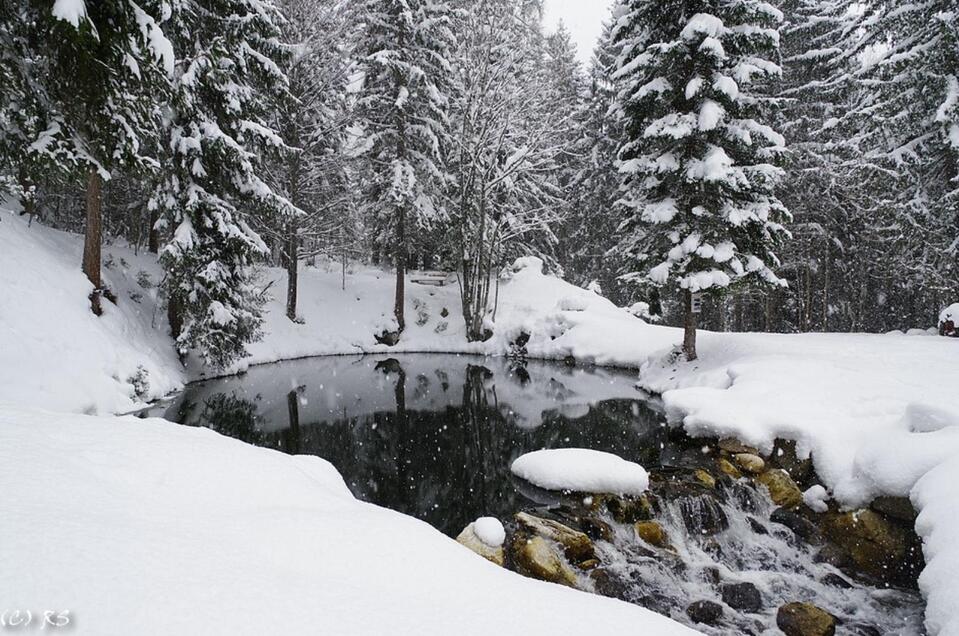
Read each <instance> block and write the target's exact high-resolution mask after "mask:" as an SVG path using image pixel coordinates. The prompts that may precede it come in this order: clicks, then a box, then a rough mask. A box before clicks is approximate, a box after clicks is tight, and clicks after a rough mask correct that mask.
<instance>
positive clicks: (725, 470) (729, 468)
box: [716, 457, 743, 479]
mask: <svg viewBox="0 0 959 636" xmlns="http://www.w3.org/2000/svg"><path fill="white" fill-rule="evenodd" d="M716 466H717V467H718V468H719V472H721V473H722V474H724V475H726V476H727V477H732V478H733V479H739V478H740V477H742V476H743V473H742V471H740V470H739V469H738V468H736V466H734V465H733V463H732V462H731V461H729V460H728V459H726V458H725V457H720V458H719V460H718V461H717V462H716Z"/></svg>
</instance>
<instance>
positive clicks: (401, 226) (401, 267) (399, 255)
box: [393, 208, 406, 333]
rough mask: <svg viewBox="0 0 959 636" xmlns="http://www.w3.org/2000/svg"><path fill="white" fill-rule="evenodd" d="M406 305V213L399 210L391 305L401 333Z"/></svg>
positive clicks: (403, 326) (404, 327)
mask: <svg viewBox="0 0 959 636" xmlns="http://www.w3.org/2000/svg"><path fill="white" fill-rule="evenodd" d="M405 305H406V211H405V210H403V209H402V208H401V209H400V214H399V218H398V219H397V222H396V299H395V302H394V305H393V315H395V316H396V324H397V327H398V329H399V331H400V332H401V333H402V332H403V330H404V329H406V317H405V314H404V311H403V308H404V306H405Z"/></svg>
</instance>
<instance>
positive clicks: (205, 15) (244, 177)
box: [150, 0, 298, 367]
mask: <svg viewBox="0 0 959 636" xmlns="http://www.w3.org/2000/svg"><path fill="white" fill-rule="evenodd" d="M281 19H282V18H281V15H280V13H279V11H278V10H277V9H276V7H275V6H274V5H273V4H271V3H270V2H268V1H267V0H216V1H215V2H212V3H210V2H203V3H200V2H196V1H194V0H177V2H176V3H174V4H173V12H172V15H171V17H170V19H169V21H168V24H169V31H170V32H171V39H172V40H173V44H174V46H175V50H176V55H177V62H178V66H177V81H176V84H175V89H176V90H175V91H174V93H173V95H172V99H171V103H170V107H169V112H168V113H167V116H166V119H167V122H168V123H167V127H166V140H165V141H164V143H163V150H164V154H163V157H162V162H163V165H164V171H163V173H162V177H163V179H162V182H161V183H160V184H159V185H158V187H157V191H156V193H155V194H154V196H153V198H152V200H151V202H150V205H151V207H154V208H155V209H157V210H159V211H160V212H161V213H162V219H161V223H162V224H164V225H165V226H166V227H169V228H171V230H172V231H171V236H170V239H169V242H168V243H167V245H166V246H165V247H164V248H163V249H162V250H161V254H160V261H161V263H162V264H163V266H164V270H165V272H166V278H165V281H164V284H163V291H164V293H165V296H166V301H167V308H168V316H169V319H170V327H171V329H172V332H173V335H174V337H176V341H177V347H178V349H179V351H180V353H181V354H186V353H187V352H188V351H189V350H190V349H194V350H196V351H197V352H198V353H199V354H200V355H201V356H202V357H203V359H204V360H205V362H206V363H207V364H210V365H213V366H218V367H222V366H226V365H228V364H229V363H231V362H232V361H234V360H236V359H237V358H240V357H242V356H243V355H245V346H246V344H247V343H250V342H252V341H255V340H256V339H257V338H258V337H259V335H260V324H261V322H262V318H261V307H262V303H263V300H264V299H263V292H262V291H261V290H259V289H258V288H257V285H256V281H255V271H254V267H253V266H254V263H255V261H256V260H257V259H258V258H261V257H262V256H264V255H265V254H266V253H267V247H266V245H265V244H264V242H263V241H262V240H261V238H260V237H259V235H258V234H257V233H256V232H255V231H254V230H253V229H252V228H251V227H250V221H249V217H250V215H252V214H275V215H282V214H285V215H290V216H293V215H295V214H297V213H298V211H297V210H296V208H295V207H294V206H292V205H291V204H290V203H289V202H288V201H287V200H285V199H284V198H282V197H281V196H279V195H277V194H276V193H275V192H274V191H273V190H272V189H271V188H270V187H269V186H268V185H267V183H266V182H265V181H264V179H263V178H262V166H261V163H262V160H263V159H264V158H265V157H266V156H268V155H269V154H270V153H271V152H278V151H280V150H282V149H284V148H285V145H284V143H283V142H282V140H281V138H280V136H279V135H278V134H277V133H276V132H275V131H274V130H273V129H272V128H271V127H270V126H269V125H268V123H267V121H266V118H267V116H268V115H269V114H270V113H271V112H272V110H273V109H274V106H275V100H276V99H277V97H278V96H280V95H282V94H283V93H284V92H285V91H286V89H287V78H286V76H285V74H284V72H283V70H282V69H281V67H280V66H279V65H278V62H279V61H282V60H283V59H284V58H285V56H286V55H287V49H286V48H285V47H284V46H283V45H282V44H281V43H280V40H279V36H280V20H281Z"/></svg>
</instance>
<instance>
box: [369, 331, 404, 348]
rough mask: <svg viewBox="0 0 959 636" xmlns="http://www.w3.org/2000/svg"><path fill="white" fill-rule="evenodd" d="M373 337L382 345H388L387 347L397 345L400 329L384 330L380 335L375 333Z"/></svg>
mask: <svg viewBox="0 0 959 636" xmlns="http://www.w3.org/2000/svg"><path fill="white" fill-rule="evenodd" d="M373 338H375V339H376V341H377V342H378V343H380V344H381V345H386V346H387V347H395V346H396V345H397V343H399V341H400V332H399V331H383V332H382V333H380V334H378V335H374V336H373Z"/></svg>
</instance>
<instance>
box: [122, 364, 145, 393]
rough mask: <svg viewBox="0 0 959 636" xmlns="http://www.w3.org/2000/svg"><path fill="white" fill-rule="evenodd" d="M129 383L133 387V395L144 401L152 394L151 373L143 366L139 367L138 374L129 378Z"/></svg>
mask: <svg viewBox="0 0 959 636" xmlns="http://www.w3.org/2000/svg"><path fill="white" fill-rule="evenodd" d="M127 383H128V384H130V385H131V386H132V387H133V395H134V396H135V397H137V398H139V399H141V400H143V399H145V398H146V396H147V395H148V394H149V393H150V372H149V371H147V370H146V368H144V366H143V365H142V364H141V365H138V366H137V372H136V373H134V374H133V375H131V376H130V377H129V378H127Z"/></svg>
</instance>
